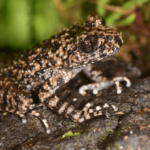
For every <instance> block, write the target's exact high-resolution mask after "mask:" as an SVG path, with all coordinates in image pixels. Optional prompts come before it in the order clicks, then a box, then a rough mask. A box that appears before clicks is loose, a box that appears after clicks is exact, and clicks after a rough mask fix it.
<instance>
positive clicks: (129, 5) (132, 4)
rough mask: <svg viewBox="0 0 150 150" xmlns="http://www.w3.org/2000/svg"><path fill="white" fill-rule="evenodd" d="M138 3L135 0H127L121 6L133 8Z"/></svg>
mask: <svg viewBox="0 0 150 150" xmlns="http://www.w3.org/2000/svg"><path fill="white" fill-rule="evenodd" d="M135 5H136V2H135V1H134V0H132V1H131V0H130V1H126V2H124V3H123V4H122V5H121V8H123V9H128V8H131V7H134V6H135Z"/></svg>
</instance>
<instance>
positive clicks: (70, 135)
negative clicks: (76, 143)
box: [62, 130, 80, 138]
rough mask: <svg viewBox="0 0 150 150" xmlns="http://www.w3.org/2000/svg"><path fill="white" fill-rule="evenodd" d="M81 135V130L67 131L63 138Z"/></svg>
mask: <svg viewBox="0 0 150 150" xmlns="http://www.w3.org/2000/svg"><path fill="white" fill-rule="evenodd" d="M79 135H80V133H79V132H74V133H73V132H72V131H70V130H69V131H68V132H66V133H65V134H64V135H63V136H62V138H66V137H72V136H79Z"/></svg>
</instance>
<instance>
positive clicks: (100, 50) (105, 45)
mask: <svg viewBox="0 0 150 150" xmlns="http://www.w3.org/2000/svg"><path fill="white" fill-rule="evenodd" d="M66 35H67V36H69V37H70V39H68V47H69V46H70V48H68V52H70V54H69V55H68V58H67V61H68V62H69V63H68V64H69V67H74V68H78V67H82V66H84V65H87V64H89V63H94V62H95V61H99V60H101V59H103V58H105V57H108V56H111V55H113V54H115V53H116V52H117V51H118V50H119V49H120V47H121V45H122V43H123V40H122V36H121V34H120V33H119V32H117V31H116V30H115V29H113V28H110V27H107V26H105V25H104V23H103V20H102V18H100V17H99V16H88V17H87V19H86V21H85V23H83V24H81V25H75V26H72V27H71V28H70V29H69V30H68V31H67V33H66ZM69 42H70V43H69Z"/></svg>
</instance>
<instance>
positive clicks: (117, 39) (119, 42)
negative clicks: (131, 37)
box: [114, 36, 122, 47]
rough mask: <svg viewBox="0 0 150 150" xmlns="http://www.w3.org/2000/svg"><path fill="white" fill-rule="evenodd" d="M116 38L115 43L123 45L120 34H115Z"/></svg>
mask: <svg viewBox="0 0 150 150" xmlns="http://www.w3.org/2000/svg"><path fill="white" fill-rule="evenodd" d="M114 40H115V43H118V44H119V46H120V47H121V45H122V41H121V39H120V38H119V36H114Z"/></svg>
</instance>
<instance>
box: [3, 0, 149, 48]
mask: <svg viewBox="0 0 150 150" xmlns="http://www.w3.org/2000/svg"><path fill="white" fill-rule="evenodd" d="M146 2H148V0H118V1H116V0H44V1H41V0H0V47H9V48H11V49H12V48H13V49H21V50H22V49H26V48H29V47H30V46H31V45H33V44H34V43H36V42H39V41H41V40H44V39H46V38H49V37H50V36H51V35H53V34H55V33H57V32H58V31H60V30H61V29H62V28H63V27H64V26H65V27H68V26H70V25H72V24H74V23H78V22H82V20H83V19H85V17H86V16H87V15H89V14H99V15H100V16H102V17H103V18H105V20H106V23H107V24H108V25H109V26H124V25H129V24H131V23H132V22H133V21H134V19H135V17H136V16H135V14H134V13H133V10H134V9H135V8H136V7H140V6H141V5H143V4H144V3H146Z"/></svg>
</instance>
